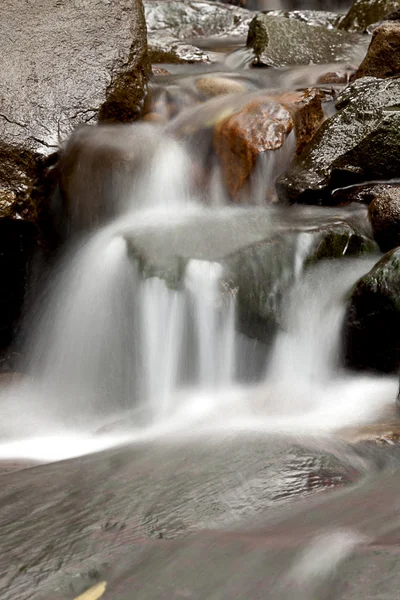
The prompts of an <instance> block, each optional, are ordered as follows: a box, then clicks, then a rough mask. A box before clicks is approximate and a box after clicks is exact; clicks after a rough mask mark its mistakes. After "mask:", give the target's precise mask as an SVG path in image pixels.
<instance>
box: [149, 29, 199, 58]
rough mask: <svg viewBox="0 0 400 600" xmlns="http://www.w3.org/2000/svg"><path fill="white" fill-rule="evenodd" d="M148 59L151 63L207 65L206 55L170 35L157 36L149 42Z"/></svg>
mask: <svg viewBox="0 0 400 600" xmlns="http://www.w3.org/2000/svg"><path fill="white" fill-rule="evenodd" d="M149 58H150V60H151V62H152V63H156V64H157V63H160V64H163V63H167V64H168V63H169V64H180V63H209V62H210V58H209V56H208V54H206V53H205V52H203V50H200V48H197V47H196V46H193V44H186V43H185V42H181V41H180V40H178V39H176V38H175V37H172V36H171V35H169V34H167V35H159V36H157V38H156V39H150V40H149Z"/></svg>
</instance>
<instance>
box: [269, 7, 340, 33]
mask: <svg viewBox="0 0 400 600" xmlns="http://www.w3.org/2000/svg"><path fill="white" fill-rule="evenodd" d="M266 14H267V15H268V16H270V17H284V18H286V19H295V20H296V21H301V22H302V23H306V24H307V25H311V26H314V27H315V26H317V27H326V28H327V29H334V28H335V27H336V26H337V25H338V23H339V20H340V14H338V13H334V12H329V11H326V10H269V11H267V12H266Z"/></svg>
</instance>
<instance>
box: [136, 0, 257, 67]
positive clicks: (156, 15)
mask: <svg viewBox="0 0 400 600" xmlns="http://www.w3.org/2000/svg"><path fill="white" fill-rule="evenodd" d="M144 7H145V13H146V23H147V31H148V44H149V54H150V58H151V62H153V63H172V64H175V63H198V62H200V63H207V62H211V59H210V57H209V55H208V54H207V53H206V52H204V51H203V50H201V49H200V48H198V47H197V46H196V39H198V38H205V37H212V36H224V37H243V38H245V36H246V35H247V30H248V26H249V23H250V21H251V19H252V17H253V13H251V12H250V11H249V10H246V9H243V8H240V7H237V6H230V5H228V4H222V3H220V2H213V1H211V0H144Z"/></svg>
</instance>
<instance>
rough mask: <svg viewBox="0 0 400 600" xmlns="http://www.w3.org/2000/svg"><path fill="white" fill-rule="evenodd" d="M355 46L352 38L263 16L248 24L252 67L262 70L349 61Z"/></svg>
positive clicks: (323, 28) (266, 15)
mask: <svg viewBox="0 0 400 600" xmlns="http://www.w3.org/2000/svg"><path fill="white" fill-rule="evenodd" d="M358 43H360V38H359V37H358V36H356V35H354V34H350V33H347V32H339V31H336V30H331V29H327V28H326V27H318V26H314V25H308V24H307V23H303V22H301V21H299V20H296V19H286V18H283V17H271V16H270V15H269V14H263V13H260V14H258V15H257V16H256V17H254V19H253V20H252V21H251V23H250V27H249V33H248V37H247V46H248V47H249V48H252V49H253V51H254V54H255V64H256V65H258V66H265V67H286V66H291V65H308V64H310V63H313V64H329V63H334V62H343V61H348V60H351V57H352V56H353V53H354V48H355V46H356V45H357V44H358Z"/></svg>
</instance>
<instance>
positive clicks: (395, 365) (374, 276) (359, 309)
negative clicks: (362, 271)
mask: <svg viewBox="0 0 400 600" xmlns="http://www.w3.org/2000/svg"><path fill="white" fill-rule="evenodd" d="M399 331H400V249H399V248H397V249H394V250H391V251H390V252H388V253H387V254H385V256H384V257H383V258H382V259H381V260H380V261H379V262H378V263H377V264H376V265H375V266H374V267H373V269H372V270H371V271H370V272H369V273H368V274H367V275H365V276H364V277H362V278H361V279H360V280H359V281H358V283H357V284H356V286H355V287H354V289H353V291H352V293H351V296H350V299H349V302H348V307H347V312H346V318H345V326H344V345H345V356H346V363H347V365H348V366H350V367H354V368H357V369H368V370H376V371H382V372H385V373H391V372H397V371H398V370H399V368H400V336H399Z"/></svg>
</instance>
